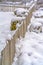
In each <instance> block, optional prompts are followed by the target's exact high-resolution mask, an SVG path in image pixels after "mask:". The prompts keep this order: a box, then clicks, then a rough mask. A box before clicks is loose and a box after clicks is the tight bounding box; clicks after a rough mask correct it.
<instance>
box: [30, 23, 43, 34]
mask: <svg viewBox="0 0 43 65" xmlns="http://www.w3.org/2000/svg"><path fill="white" fill-rule="evenodd" d="M29 31H30V32H31V31H32V32H36V33H39V32H42V24H41V23H39V22H31V23H30V26H29Z"/></svg>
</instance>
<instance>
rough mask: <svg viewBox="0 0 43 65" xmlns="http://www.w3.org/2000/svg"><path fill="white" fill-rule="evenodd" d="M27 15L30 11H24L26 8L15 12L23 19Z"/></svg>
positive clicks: (17, 9)
mask: <svg viewBox="0 0 43 65" xmlns="http://www.w3.org/2000/svg"><path fill="white" fill-rule="evenodd" d="M27 13H28V10H27V9H24V8H16V9H15V11H14V14H15V15H17V16H21V17H22V16H25V15H26V14H27Z"/></svg>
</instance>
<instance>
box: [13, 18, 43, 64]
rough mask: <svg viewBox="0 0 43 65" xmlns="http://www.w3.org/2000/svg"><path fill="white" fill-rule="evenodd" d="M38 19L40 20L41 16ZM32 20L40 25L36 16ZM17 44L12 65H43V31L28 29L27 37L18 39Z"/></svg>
mask: <svg viewBox="0 0 43 65" xmlns="http://www.w3.org/2000/svg"><path fill="white" fill-rule="evenodd" d="M38 20H39V21H40V19H39V18H38ZM31 22H33V25H34V23H36V24H35V26H39V25H40V24H39V23H40V22H39V23H38V21H36V20H35V18H34V17H32V19H31ZM30 24H31V23H30ZM28 27H29V26H28ZM42 29H43V28H42ZM15 46H16V53H15V57H14V62H13V64H12V65H43V32H42V33H36V32H30V31H29V29H27V32H26V35H25V38H21V39H18V41H17V43H16V45H15Z"/></svg>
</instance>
